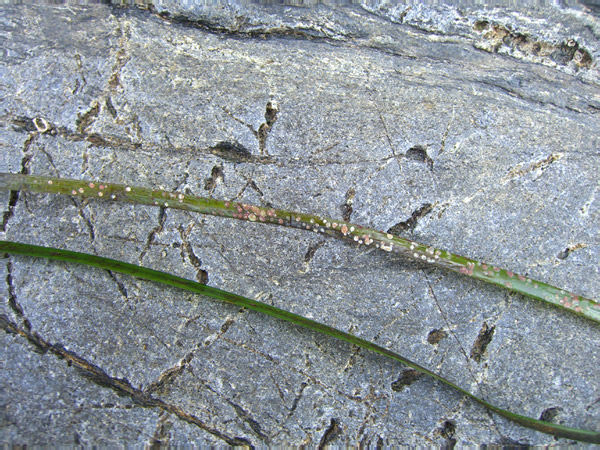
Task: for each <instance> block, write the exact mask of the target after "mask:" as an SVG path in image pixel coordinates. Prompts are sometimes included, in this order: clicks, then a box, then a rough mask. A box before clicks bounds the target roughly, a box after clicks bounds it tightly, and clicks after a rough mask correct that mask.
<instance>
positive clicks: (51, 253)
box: [0, 241, 600, 444]
mask: <svg viewBox="0 0 600 450" xmlns="http://www.w3.org/2000/svg"><path fill="white" fill-rule="evenodd" d="M0 253H16V254H22V255H28V256H35V257H40V258H47V259H54V260H60V261H68V262H73V263H79V264H86V265H89V266H94V267H98V268H101V269H106V270H112V271H114V272H120V273H124V274H128V275H132V276H135V277H138V278H142V279H145V280H150V281H156V282H159V283H162V284H166V285H169V286H174V287H177V288H181V289H184V290H186V291H190V292H195V293H198V294H203V295H206V296H208V297H212V298H214V299H217V300H223V301H225V302H228V303H232V304H234V305H237V306H242V307H245V308H248V309H251V310H254V311H258V312H261V313H264V314H267V315H269V316H272V317H276V318H278V319H281V320H285V321H287V322H291V323H293V324H296V325H300V326H302V327H304V328H308V329H310V330H313V331H316V332H318V333H322V334H325V335H328V336H331V337H334V338H336V339H339V340H342V341H345V342H348V343H350V344H354V345H356V346H358V347H361V348H364V349H367V350H371V351H373V352H375V353H379V354H381V355H384V356H386V357H388V358H391V359H393V360H395V361H398V362H401V363H402V364H404V365H406V366H408V367H412V368H413V369H415V370H418V371H419V372H421V373H424V374H426V375H429V376H430V377H432V378H434V379H436V380H438V381H441V382H442V383H444V384H446V385H447V386H450V387H451V388H453V389H455V390H457V391H459V392H461V393H463V394H464V395H466V396H468V397H470V398H471V399H473V400H474V401H476V402H477V403H479V404H481V405H483V406H485V407H486V408H488V409H490V410H491V411H494V412H495V413H497V414H499V415H500V416H502V417H505V418H507V419H509V420H512V421H514V422H516V423H518V424H520V425H522V426H524V427H527V428H531V429H533V430H537V431H540V432H542V433H546V434H550V435H554V436H557V437H562V438H567V439H575V440H578V441H582V442H590V443H595V444H600V432H595V431H587V430H580V429H577V428H570V427H565V426H562V425H555V424H552V423H548V422H544V421H541V420H537V419H533V418H531V417H527V416H523V415H520V414H515V413H513V412H510V411H508V410H505V409H502V408H499V407H497V406H495V405H492V404H491V403H488V402H487V401H485V400H484V399H482V398H480V397H477V396H476V395H474V394H472V393H470V392H469V391H467V390H465V389H463V388H461V387H460V386H458V385H456V384H454V383H452V382H450V381H448V380H446V379H445V378H443V377H441V376H440V375H438V374H436V373H434V372H432V371H431V370H429V369H426V368H425V367H422V366H420V365H419V364H417V363H414V362H412V361H411V360H409V359H407V358H405V357H403V356H401V355H399V354H397V353H395V352H392V351H391V350H388V349H386V348H384V347H381V346H379V345H377V344H375V343H373V342H370V341H367V340H365V339H362V338H359V337H357V336H354V335H352V334H350V333H346V332H344V331H341V330H338V329H336V328H333V327H330V326H328V325H325V324H322V323H320V322H317V321H314V320H311V319H307V318H306V317H303V316H300V315H298V314H294V313H291V312H288V311H285V310H282V309H279V308H276V307H274V306H271V305H267V304H265V303H262V302H259V301H256V300H251V299H249V298H246V297H243V296H241V295H236V294H233V293H230V292H227V291H223V290H221V289H217V288H214V287H210V286H206V285H204V284H200V283H197V282H195V281H191V280H188V279H185V278H181V277H178V276H175V275H171V274H169V273H165V272H160V271H158V270H153V269H148V268H146V267H141V266H136V265H134V264H129V263H125V262H122V261H117V260H114V259H109V258H103V257H100V256H95V255H90V254H86V253H79V252H73V251H68V250H61V249H57V248H51V247H41V246H36V245H29V244H22V243H18V242H10V241H0Z"/></svg>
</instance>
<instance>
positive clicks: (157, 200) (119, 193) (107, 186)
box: [0, 173, 600, 322]
mask: <svg viewBox="0 0 600 450" xmlns="http://www.w3.org/2000/svg"><path fill="white" fill-rule="evenodd" d="M0 189H5V190H27V191H32V192H42V193H52V194H63V195H73V196H79V197H86V198H101V199H108V200H118V201H126V202H130V203H139V204H145V205H156V206H162V207H168V208H175V209H183V210H186V211H193V212H198V213H201V214H211V215H215V216H221V217H229V218H234V219H240V220H248V221H251V222H263V223H268V224H275V225H281V226H286V227H292V228H300V229H305V230H311V231H315V232H318V233H322V234H325V235H328V236H332V237H336V238H339V239H345V240H350V241H353V242H355V243H356V244H357V245H363V246H367V247H375V248H379V249H381V250H384V251H388V252H395V253H398V254H400V255H402V256H404V257H408V258H412V259H417V260H418V261H420V262H422V263H426V264H431V265H433V266H436V267H441V268H444V269H448V270H452V271H454V272H458V273H461V274H463V275H465V276H468V277H471V278H475V279H478V280H482V281H485V282H487V283H490V284H493V285H496V286H499V287H502V288H505V289H509V290H511V291H513V292H518V293H519V294H522V295H524V296H527V297H530V298H534V299H537V300H541V301H544V302H547V303H550V304H552V305H555V306H558V307H560V308H563V309H566V310H568V311H570V312H572V313H575V314H578V315H580V316H583V317H587V318H588V319H591V320H594V321H596V322H600V303H598V302H596V301H595V300H592V299H589V298H585V297H582V296H579V295H576V294H574V293H571V292H568V291H565V290H563V289H559V288H557V287H554V286H551V285H549V284H546V283H543V282H541V281H537V280H533V279H531V278H529V277H526V276H523V275H519V274H516V273H513V272H511V271H510V270H506V269H502V268H500V267H496V266H493V265H491V264H486V263H483V262H481V261H476V260H474V259H471V258H467V257H465V256H460V255H456V254H453V253H450V252H448V251H446V250H441V249H437V248H434V247H432V246H429V245H424V244H420V243H418V242H414V241H411V240H409V239H405V238H402V237H400V236H393V235H391V234H388V233H384V232H381V231H378V230H373V229H370V228H366V227H362V226H360V225H355V224H351V223H347V222H343V221H336V220H333V219H328V218H323V217H319V216H315V215H312V214H305V213H298V212H294V211H285V210H281V209H274V208H263V207H259V206H255V205H248V204H245V203H239V202H229V201H222V200H214V199H211V198H204V197H196V196H192V195H184V194H182V193H177V192H167V191H164V190H156V189H155V190H153V189H148V188H143V187H138V186H127V185H122V184H113V183H104V182H94V181H80V180H69V179H64V178H55V177H41V176H33V175H21V174H10V173H0Z"/></svg>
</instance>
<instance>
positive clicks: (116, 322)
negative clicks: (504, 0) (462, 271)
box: [0, 5, 600, 446]
mask: <svg viewBox="0 0 600 450" xmlns="http://www.w3.org/2000/svg"><path fill="white" fill-rule="evenodd" d="M0 23H1V25H0V26H1V30H2V31H1V48H2V59H1V66H0V67H1V70H0V76H1V86H2V111H1V113H0V114H1V118H0V127H1V141H0V145H1V149H2V158H1V159H0V163H1V167H0V170H2V171H12V172H25V173H33V174H43V175H60V176H63V177H73V178H82V179H102V180H107V181H112V182H120V183H131V184H137V185H144V186H152V187H156V186H163V187H165V188H167V189H171V190H176V189H178V190H180V191H182V192H191V193H194V194H198V195H204V196H213V197H216V198H227V199H234V198H235V199H242V200H243V201H245V202H248V203H256V204H263V205H267V204H269V205H274V206H278V207H282V208H289V209H295V210H299V211H307V212H314V213H317V214H321V215H325V216H330V217H336V218H342V216H343V215H347V216H349V217H350V220H351V221H352V222H355V223H360V224H364V225H367V226H371V227H375V228H379V229H384V230H386V229H390V228H392V227H395V228H394V229H395V230H403V234H404V235H406V236H407V237H410V238H413V239H415V240H417V241H421V242H426V243H430V244H432V245H434V246H436V247H441V248H447V249H450V250H453V251H455V252H457V253H462V254H466V255H469V256H472V257H475V258H481V259H484V260H486V261H490V262H493V263H495V264H497V265H500V266H503V267H507V268H510V269H512V270H514V271H516V272H520V273H524V274H528V275H530V276H532V277H534V278H538V279H540V280H543V281H547V282H550V283H552V284H555V285H558V286H561V287H565V288H568V289H573V290H575V291H577V292H578V293H580V294H582V295H586V296H589V297H592V298H598V297H600V290H599V285H600V283H599V280H600V269H599V266H600V203H599V199H600V177H599V173H598V168H599V167H600V150H599V148H600V139H599V138H598V136H599V135H600V121H599V120H598V119H599V114H600V91H599V89H598V81H599V77H598V65H597V60H598V56H599V52H600V40H599V39H598V36H599V22H598V19H597V18H596V17H595V16H594V15H592V14H591V13H590V11H588V10H587V9H586V8H584V7H577V8H572V9H545V10H543V9H542V10H527V11H525V10H520V11H513V10H501V9H487V10H483V9H482V10H466V9H462V10H461V9H457V8H450V7H446V8H439V9H433V8H417V7H413V8H409V9H406V8H404V9H398V8H395V9H384V8H370V7H358V6H353V7H345V8H332V7H325V6H321V7H315V8H291V7H271V8H264V7H258V6H254V7H241V6H240V7H235V8H234V7H228V8H220V9H215V8H212V9H210V8H196V9H184V8H182V7H177V6H173V5H170V6H168V7H165V6H160V5H158V6H157V7H156V9H154V10H152V9H149V10H139V9H118V8H111V7H107V6H99V7H86V8H80V7H73V6H70V7H66V6H65V7H57V8H50V7H39V8H38V7H27V8H25V7H10V6H4V7H2V10H1V14H0ZM0 202H1V204H2V205H3V207H4V210H5V212H4V215H3V222H2V239H11V240H18V241H22V242H30V243H36V244H47V245H53V246H58V247H63V248H68V249H73V250H80V251H86V252H93V253H96V254H99V255H103V256H109V257H113V258H118V259H122V260H127V261H130V262H134V263H139V264H143V265H145V266H149V267H153V268H157V269H160V270H165V271H168V272H172V273H175V274H178V275H182V276H185V277H189V278H198V279H205V278H206V277H208V282H209V284H211V285H213V286H217V287H220V288H223V289H226V290H230V291H233V292H237V293H240V294H243V295H246V296H249V297H253V298H258V299H262V300H263V301H266V302H269V303H272V304H274V305H277V306H280V307H282V308H285V309H288V310H291V311H294V312H297V313H300V314H304V315H306V316H308V317H312V318H315V319H317V320H320V321H323V322H326V323H329V324H331V325H333V326H336V327H338V328H340V329H343V330H347V331H350V332H353V333H356V334H358V335H360V336H362V337H364V338H367V339H371V340H374V341H376V342H378V343H379V344H382V345H384V346H386V347H389V348H390V349H393V350H395V351H397V352H399V353H400V354H402V355H405V356H407V357H409V358H411V359H412V360H414V361H416V362H418V363H420V364H422V365H425V366H427V367H430V368H431V369H433V370H435V371H437V372H438V373H440V374H441V375H442V376H444V377H447V378H449V379H451V380H452V381H454V382H456V383H457V384H460V385H461V386H463V387H465V388H468V389H470V390H472V391H473V392H476V393H478V394H480V395H483V396H484V397H485V398H486V399H488V400H489V401H491V402H492V403H495V404H497V405H499V406H502V407H506V408H509V409H511V410H513V411H515V412H518V413H521V414H526V415H529V416H534V417H536V418H537V417H540V416H543V417H544V418H548V419H549V420H552V421H554V422H556V423H562V424H565V425H569V426H576V427H581V428H587V429H594V430H599V425H598V424H599V422H600V377H598V366H599V349H600V344H599V343H600V327H598V326H597V325H595V324H594V323H592V322H590V321H586V320H583V319H580V318H578V317H574V316H573V315H570V314H568V313H565V312H563V311H560V310H558V309H556V308H552V307H549V306H546V305H542V304H539V303H537V302H534V301H531V300H528V299H525V298H522V297H520V296H518V295H512V294H509V293H507V292H502V291H501V290H498V289H495V288H492V287H489V286H486V285H484V284H482V283H478V282H474V281H472V280H469V279H464V278H463V277H460V276H459V275H454V274H449V273H446V272H443V271H440V270H434V269H431V268H428V267H423V266H420V265H418V264H414V263H411V262H408V261H404V260H402V259H399V258H394V257H390V255H388V254H379V253H377V252H373V251H364V250H362V249H356V248H353V247H352V246H350V245H347V244H344V243H341V242H338V241H333V240H328V239H325V238H324V237H322V236H317V235H314V234H310V233H306V232H301V231H297V230H288V229H279V228H277V227H270V226H261V225H257V224H252V223H240V222H234V221H228V220H224V219H219V218H213V217H198V216H195V215H192V214H189V213H185V212H179V211H173V210H169V209H166V210H164V209H160V210H159V209H157V208H151V207H134V206H132V205H126V204H109V203H106V202H101V201H89V202H87V201H86V202H83V201H80V200H76V199H71V198H65V197H58V196H48V195H34V194H20V195H18V196H15V195H11V194H9V193H7V192H0ZM427 204H429V205H430V207H428V206H427ZM0 271H1V272H2V273H1V279H2V280H4V281H3V282H2V283H0V289H1V292H2V297H3V298H4V301H3V302H2V311H1V314H3V315H4V319H3V320H2V326H3V328H4V329H6V330H8V331H12V332H8V333H2V336H1V339H2V347H1V348H2V355H1V361H2V377H1V386H2V390H1V391H0V396H1V400H0V404H1V405H2V410H1V411H2V416H1V417H2V427H1V428H0V442H2V443H11V444H29V445H33V444H47V443H52V444H87V445H92V444H98V445H108V444H118V443H119V444H122V443H128V444H149V443H167V444H172V445H176V444H184V443H187V444H196V445H223V444H226V443H229V444H236V443H237V444H251V445H267V444H271V445H276V444H292V445H301V444H307V445H313V446H315V445H319V444H323V443H333V444H350V445H358V444H364V445H372V446H375V445H380V444H384V445H394V444H434V445H448V444H452V443H458V444H463V445H466V444H514V443H520V444H553V443H556V442H557V441H556V440H555V439H554V438H553V437H552V436H548V435H544V434H540V433H537V432H534V431H530V430H527V429H524V428H522V427H520V426H517V425H515V424H513V423H511V422H508V421H506V420H504V419H502V418H500V417H498V416H495V415H492V414H490V413H488V412H487V411H486V410H484V409H483V408H481V407H479V406H477V405H475V404H473V402H471V401H469V400H466V399H465V398H464V397H463V396H462V395H459V394H458V393H456V392H453V391H452V390H450V389H449V388H447V387H445V386H444V385H441V384H440V383H437V382H435V381H432V380H431V379H428V378H425V377H420V378H419V377H417V378H416V379H415V377H412V376H411V373H409V372H406V370H405V368H404V367H402V366H400V365H398V364H394V363H392V362H390V361H387V360H385V359H383V358H382V357H378V356H375V355H372V354H369V353H367V352H364V351H359V350H356V349H355V348H352V347H351V346H348V345H345V344H342V343H338V342H334V341H332V340H331V339H328V338H325V337H322V336H318V335H315V334H313V333H310V332H306V331H304V330H301V329H299V328H297V327H294V326H290V325H287V324H285V323H280V322H277V321H274V320H272V319H270V318H268V317H263V316H261V315H259V314H255V313H250V312H247V311H243V310H240V309H239V308H236V307H232V306H230V305H223V304H220V303H217V302H215V301H211V300H208V299H205V298H200V297H197V296H192V295H191V294H187V293H184V292H180V291H177V290H175V289H170V288H165V287H162V286H158V285H155V284H153V283H148V282H142V281H139V280H136V279H132V278H130V277H127V276H122V275H119V274H110V273H107V272H103V271H99V270H95V269H91V268H82V267H74V266H72V265H67V264H60V263H54V262H48V261H39V260H32V259H29V258H25V257H16V256H10V257H7V258H4V259H3V262H2V265H0ZM486 330H487V332H486ZM15 332H17V333H16V334H15ZM480 335H481V336H483V335H487V336H488V338H491V340H490V339H488V340H489V342H488V343H487V345H484V344H485V342H482V339H481V338H479V337H478V336H480ZM76 366H77V367H80V368H75V367H76ZM81 367H84V369H81ZM560 442H562V443H565V441H564V440H562V441H560Z"/></svg>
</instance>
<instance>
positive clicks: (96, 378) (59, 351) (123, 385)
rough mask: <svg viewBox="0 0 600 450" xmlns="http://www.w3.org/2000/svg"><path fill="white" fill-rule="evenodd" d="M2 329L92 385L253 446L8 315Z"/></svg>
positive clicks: (233, 441) (3, 317)
mask: <svg viewBox="0 0 600 450" xmlns="http://www.w3.org/2000/svg"><path fill="white" fill-rule="evenodd" d="M0 329H3V330H4V331H5V332H6V333H8V334H13V335H17V336H21V337H23V338H25V339H27V341H29V343H30V344H32V345H33V346H34V348H35V349H36V350H37V351H38V352H40V353H44V354H45V353H51V354H53V355H55V356H56V357H58V358H59V359H63V360H65V361H66V362H67V364H68V365H69V366H72V367H73V368H75V369H76V371H77V373H78V374H79V375H81V376H82V377H84V378H86V379H88V380H90V381H91V382H93V383H95V384H97V385H99V386H102V387H106V388H110V389H112V390H113V391H115V392H116V393H117V394H118V395H121V396H125V397H128V398H131V399H132V400H133V401H134V402H136V403H137V404H138V405H140V406H142V407H144V408H159V409H161V410H163V411H165V412H169V413H171V414H173V415H175V416H177V417H178V418H179V419H180V420H183V421H184V422H187V423H189V424H191V425H195V426H196V427H198V428H200V429H202V430H204V431H206V432H207V433H210V434H211V435H213V436H215V437H216V438H218V439H221V440H222V441H224V442H225V443H227V444H228V445H231V446H252V444H251V442H250V441H249V440H248V439H245V438H241V437H232V436H228V435H226V434H225V433H223V432H221V431H219V430H217V429H216V428H213V427H210V426H209V425H207V424H206V423H204V422H203V421H202V420H200V419H199V418H198V417H196V416H194V415H193V414H190V413H188V412H187V411H185V410H184V409H183V408H181V407H179V406H177V405H173V404H170V403H167V402H165V401H164V400H162V399H160V398H157V397H153V396H151V395H150V394H148V393H146V392H144V391H142V390H141V389H138V388H136V387H134V386H133V385H132V384H131V383H130V382H129V381H128V380H127V379H125V378H116V377H111V376H110V375H108V373H106V371H104V370H103V369H102V368H101V367H99V366H97V365H95V364H93V363H90V362H89V361H87V360H86V359H84V358H82V357H81V356H79V355H77V354H76V353H75V352H72V351H70V350H67V349H65V348H64V346H62V345H61V344H52V343H50V342H48V341H46V340H45V339H44V338H43V337H41V336H40V335H39V334H38V333H37V332H35V331H29V330H23V329H21V328H19V327H18V326H17V325H16V324H15V323H14V322H12V321H11V320H10V319H9V318H8V317H7V316H6V315H5V314H1V315H0Z"/></svg>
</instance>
